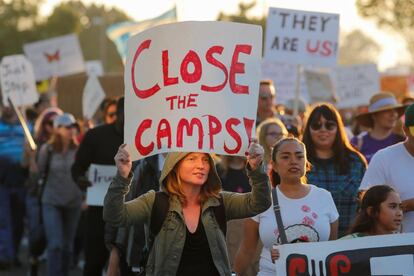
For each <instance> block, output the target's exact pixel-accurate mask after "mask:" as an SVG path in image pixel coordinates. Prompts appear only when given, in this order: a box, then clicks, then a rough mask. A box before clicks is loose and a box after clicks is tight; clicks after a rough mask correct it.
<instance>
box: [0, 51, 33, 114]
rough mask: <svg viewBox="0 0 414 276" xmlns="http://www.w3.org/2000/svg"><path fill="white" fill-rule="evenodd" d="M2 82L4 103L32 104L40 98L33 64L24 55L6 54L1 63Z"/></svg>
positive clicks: (0, 76) (0, 79) (5, 104)
mask: <svg viewBox="0 0 414 276" xmlns="http://www.w3.org/2000/svg"><path fill="white" fill-rule="evenodd" d="M0 82H1V92H2V99H3V105H4V106H9V102H8V100H7V98H10V99H11V100H12V101H13V103H14V105H15V106H24V105H32V104H34V103H36V102H37V101H38V99H39V94H38V93H37V90H36V81H35V77H34V73H33V67H32V64H30V62H29V61H28V60H27V59H26V57H25V56H24V55H13V56H5V57H3V59H2V60H1V64H0Z"/></svg>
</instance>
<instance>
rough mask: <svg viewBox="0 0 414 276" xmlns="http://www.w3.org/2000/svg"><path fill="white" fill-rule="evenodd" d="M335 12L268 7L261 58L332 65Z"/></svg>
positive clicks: (336, 30)
mask: <svg viewBox="0 0 414 276" xmlns="http://www.w3.org/2000/svg"><path fill="white" fill-rule="evenodd" d="M338 34H339V14H330V13H319V12H308V11H299V10H288V9H279V8H272V7H271V8H269V14H268V16H267V25H266V41H265V50H264V51H265V56H264V57H265V59H266V60H273V61H278V62H286V63H293V64H302V65H317V66H321V67H331V66H335V65H336V62H337V54H338Z"/></svg>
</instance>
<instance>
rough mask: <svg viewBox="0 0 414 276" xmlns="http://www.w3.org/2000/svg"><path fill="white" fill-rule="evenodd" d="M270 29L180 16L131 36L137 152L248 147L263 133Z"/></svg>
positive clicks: (132, 140) (130, 137)
mask: <svg viewBox="0 0 414 276" xmlns="http://www.w3.org/2000/svg"><path fill="white" fill-rule="evenodd" d="M261 41H262V29H261V27H260V26H257V25H248V24H240V23H231V22H180V23H173V24H167V25H162V26H158V27H154V28H152V29H149V30H146V31H143V32H141V33H139V34H137V35H135V36H133V37H132V38H131V39H130V40H129V41H128V56H127V60H126V66H125V74H124V78H125V131H124V139H125V143H127V145H128V150H129V152H130V153H131V156H132V159H133V160H136V159H140V158H144V157H146V156H150V155H154V154H157V153H163V152H172V151H197V152H215V153H218V154H229V155H244V153H245V151H246V150H247V147H248V144H249V139H250V137H251V136H252V135H254V133H255V127H254V125H255V119H256V111H257V100H258V90H259V79H260V58H261V49H262V45H261Z"/></svg>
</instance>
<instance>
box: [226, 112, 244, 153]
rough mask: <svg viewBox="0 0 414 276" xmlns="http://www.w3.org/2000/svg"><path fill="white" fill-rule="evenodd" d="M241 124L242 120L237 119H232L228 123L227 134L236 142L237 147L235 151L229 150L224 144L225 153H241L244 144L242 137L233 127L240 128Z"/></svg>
mask: <svg viewBox="0 0 414 276" xmlns="http://www.w3.org/2000/svg"><path fill="white" fill-rule="evenodd" d="M239 124H240V120H239V119H237V118H230V119H228V120H227V122H226V130H227V132H228V133H229V134H230V136H231V137H232V138H233V139H234V140H235V141H236V147H235V148H234V149H229V148H228V147H227V145H226V143H224V151H225V152H227V153H228V154H235V153H238V152H239V151H240V148H241V144H242V143H241V137H240V135H239V134H238V133H237V131H236V130H234V129H233V128H232V126H233V125H234V126H238V125H239Z"/></svg>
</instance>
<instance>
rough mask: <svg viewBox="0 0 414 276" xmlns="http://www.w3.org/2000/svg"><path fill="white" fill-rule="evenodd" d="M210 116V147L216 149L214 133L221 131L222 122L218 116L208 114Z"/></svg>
mask: <svg viewBox="0 0 414 276" xmlns="http://www.w3.org/2000/svg"><path fill="white" fill-rule="evenodd" d="M207 117H208V129H209V130H210V131H209V133H208V135H209V137H210V149H211V150H212V149H214V135H216V134H219V133H220V131H221V128H222V127H221V123H220V120H219V119H217V117H215V116H213V115H207Z"/></svg>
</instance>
